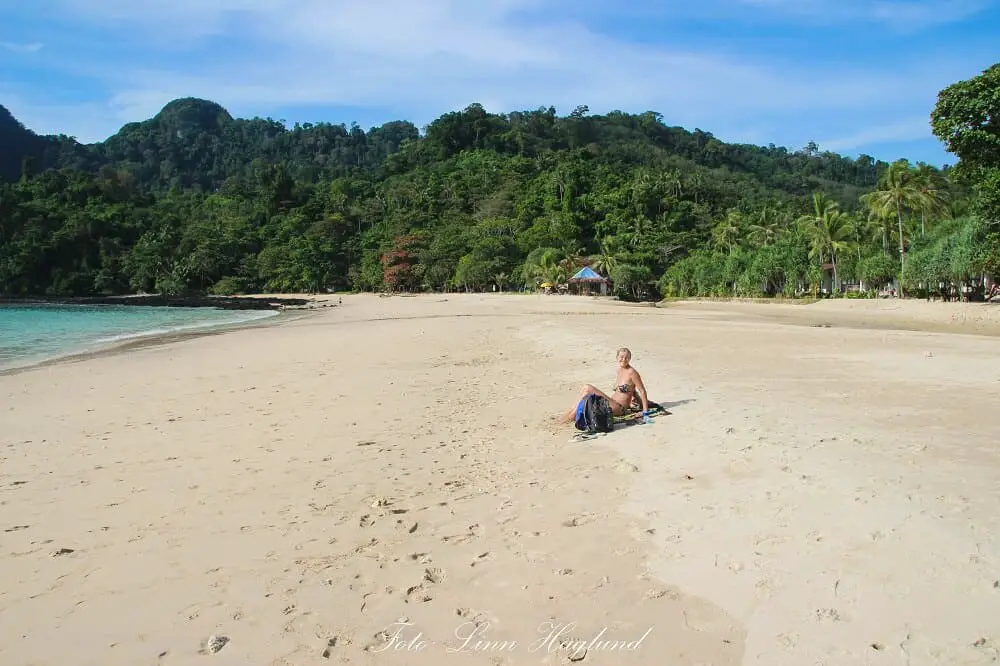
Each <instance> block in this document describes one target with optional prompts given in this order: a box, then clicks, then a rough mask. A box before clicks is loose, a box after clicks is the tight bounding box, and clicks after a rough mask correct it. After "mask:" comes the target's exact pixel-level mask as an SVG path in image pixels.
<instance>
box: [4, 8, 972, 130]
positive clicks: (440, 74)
mask: <svg viewBox="0 0 1000 666" xmlns="http://www.w3.org/2000/svg"><path fill="white" fill-rule="evenodd" d="M52 1H53V2H55V4H57V8H56V9H58V10H59V11H62V12H68V13H69V14H70V15H73V14H75V17H73V18H74V20H75V21H77V22H79V23H80V24H81V25H86V24H88V23H89V24H90V25H91V26H92V28H93V29H95V30H102V31H108V30H113V31H115V30H116V31H120V34H122V35H128V36H132V38H134V39H141V40H142V41H143V42H144V43H145V44H146V45H147V48H146V49H144V53H143V54H141V59H133V60H124V59H115V60H114V61H109V62H106V63H96V64H95V63H91V64H90V65H88V67H89V69H90V71H91V73H92V74H93V75H94V76H95V77H96V78H97V79H98V80H99V81H100V82H101V83H102V84H103V85H104V86H105V87H106V88H107V89H108V90H109V95H108V98H109V99H108V105H107V107H106V108H105V109H103V110H101V111H100V112H96V111H94V110H93V109H92V110H91V116H90V118H89V119H84V118H82V117H81V118H77V119H74V118H73V117H72V116H71V117H69V118H67V119H66V120H67V124H66V125H62V126H60V127H68V128H70V129H71V131H73V132H75V133H77V134H78V135H79V136H80V138H81V139H84V140H97V139H103V138H105V137H106V136H107V135H108V134H110V133H112V132H114V131H116V130H117V129H118V127H120V126H121V124H123V123H124V122H128V121H134V120H141V119H144V118H148V117H150V116H152V115H153V114H155V113H156V112H157V111H159V109H160V108H162V106H163V105H164V104H166V103H167V102H168V101H170V100H171V99H174V98H176V97H182V96H196V97H205V98H208V99H212V100H214V101H217V102H219V103H221V104H223V105H224V106H226V107H227V108H228V109H229V110H230V111H231V112H232V113H234V114H235V115H246V114H248V113H255V112H257V110H260V109H274V108H278V107H285V108H287V107H291V106H311V105H315V106H351V107H365V108H373V109H374V108H383V109H384V108H405V109H407V110H408V111H407V112H406V113H405V114H403V115H404V117H406V118H407V119H410V120H413V121H414V122H417V123H418V124H422V123H424V122H427V121H429V120H430V119H432V118H434V117H436V116H438V115H440V114H441V113H443V112H445V111H447V110H449V109H455V108H460V107H462V106H465V105H466V104H468V103H470V102H473V101H481V102H486V101H489V102H490V107H488V108H490V110H493V111H509V110H514V109H522V108H536V107H538V106H541V105H545V106H548V105H550V104H551V105H555V106H556V107H557V108H558V109H559V110H560V111H561V112H563V113H566V112H568V111H569V110H571V109H572V108H573V107H575V106H576V105H578V104H587V105H589V106H590V108H591V110H592V111H593V112H604V111H609V110H612V109H616V108H617V109H623V110H630V111H642V110H648V109H651V110H657V111H660V112H661V113H663V115H664V120H665V122H667V123H668V124H677V125H683V126H686V127H691V128H693V127H700V128H702V129H704V130H707V131H711V132H713V133H715V134H716V135H717V136H719V137H720V138H723V139H726V138H728V137H733V138H734V139H736V140H739V139H741V138H743V137H746V136H751V135H752V136H754V137H764V136H767V135H768V134H770V136H771V138H770V139H768V140H767V141H768V142H770V141H773V142H775V143H782V144H784V145H794V146H800V145H803V144H804V143H805V142H806V141H808V140H809V139H811V138H814V136H815V135H817V134H820V133H821V131H820V128H827V131H828V132H829V133H831V134H839V135H841V136H843V137H845V138H844V139H841V140H840V143H841V144H842V145H844V147H845V148H849V147H851V146H849V145H847V144H848V143H849V141H847V139H848V138H850V135H851V133H852V132H853V131H854V128H857V127H860V126H865V125H870V124H872V123H873V122H874V123H876V124H878V125H890V124H891V120H892V118H893V117H894V116H898V115H899V114H900V113H901V111H900V109H903V110H904V111H903V112H902V113H903V115H904V116H908V115H913V113H914V109H916V110H917V111H919V112H924V111H926V113H929V112H930V105H932V104H933V97H934V94H936V92H937V90H938V89H940V87H942V86H943V85H947V84H948V83H950V82H952V81H954V80H956V77H958V76H965V75H968V74H970V73H974V72H967V71H965V69H963V68H958V67H955V66H952V64H950V63H947V62H943V61H941V60H932V59H930V58H928V63H929V64H926V63H912V64H910V65H909V66H907V65H906V64H905V61H902V60H898V61H894V62H891V63H885V69H884V70H882V71H878V70H867V71H861V70H857V69H850V68H843V67H837V66H834V65H820V64H815V63H813V64H812V65H807V64H805V63H788V62H767V61H763V60H761V59H759V58H758V59H754V58H748V57H738V56H722V55H717V54H713V53H710V52H702V51H699V50H696V49H692V48H681V47H675V48H671V47H669V46H668V45H662V44H659V45H639V44H630V43H627V42H625V41H621V40H618V39H615V38H612V37H609V36H606V35H602V34H600V33H598V32H595V31H594V30H591V29H588V28H587V27H585V26H584V25H583V24H582V23H581V22H579V21H577V20H575V19H574V18H573V17H574V16H576V14H574V13H573V11H572V5H566V4H565V0H478V1H477V2H469V0H421V1H419V2H417V1H414V0H369V1H368V2H367V4H366V3H359V2H353V1H352V2H348V1H347V0H146V1H145V2H142V3H137V2H134V0H52ZM707 1H708V2H711V1H712V0H707ZM717 1H720V2H721V1H724V2H726V3H729V4H730V5H734V4H738V3H748V2H754V3H756V4H757V5H758V6H761V5H764V4H766V5H767V6H768V7H769V8H770V9H772V10H780V9H782V8H783V7H786V6H787V5H788V3H790V2H791V0H717ZM900 1H901V0H900ZM594 2H600V3H602V6H603V7H604V8H608V7H611V6H613V5H612V3H611V2H610V0H592V3H591V5H589V7H588V8H589V10H594V9H595V8H596V7H595V5H594V4H593V3H594ZM796 2H798V3H799V4H800V5H804V6H806V7H807V8H808V7H820V6H827V7H829V6H836V5H830V4H829V3H830V2H832V0H796ZM839 2H840V3H842V4H843V5H844V6H846V7H848V8H853V9H852V10H851V11H858V8H859V7H860V6H861V5H860V4H858V3H857V2H856V0H839ZM50 4H51V3H50ZM884 5H885V3H884V2H883V3H882V5H876V6H884ZM865 6H867V7H869V8H871V7H873V5H871V4H870V3H868V4H866V5H865ZM910 20H911V21H912V20H915V19H913V18H912V17H911V19H910ZM217 36H224V37H225V38H226V39H225V40H220V41H218V42H216V41H213V39H214V38H215V37H217ZM234 45H235V46H234ZM185 47H186V48H192V49H194V48H198V49H202V51H200V52H201V53H204V54H205V56H204V58H203V59H202V61H201V62H200V63H199V64H198V65H197V66H188V67H181V66H180V65H179V64H178V62H183V61H184V60H183V59H180V60H179V59H177V58H176V57H174V56H175V55H176V53H178V49H182V48H185ZM157 54H159V55H160V56H161V57H160V58H157ZM833 62H835V60H834V61H833ZM875 64H877V63H875ZM73 66H74V67H81V65H80V62H79V60H78V61H76V62H74V65H73ZM886 100H891V101H892V102H893V105H894V106H893V108H891V109H890V108H886V107H885V102H886ZM25 106H26V107H27V108H30V105H25ZM251 109H252V110H254V111H249V110H251ZM265 113H268V112H267V111H265ZM272 115H276V114H272ZM19 117H20V116H19ZM22 119H23V120H24V122H25V123H26V124H29V125H31V126H33V127H36V128H38V127H39V126H41V127H42V130H43V131H54V130H56V129H58V128H57V127H53V126H51V125H42V122H41V121H42V120H54V119H55V115H54V112H52V111H51V110H50V111H48V112H47V113H46V114H44V115H43V114H35V115H34V116H31V115H29V116H26V117H24V118H22ZM319 119H320V118H316V120H319ZM331 120H343V121H345V122H350V120H352V119H351V118H342V119H331ZM98 128H100V129H98ZM925 129H926V128H925ZM67 131H69V130H67ZM923 136H925V137H929V136H930V134H929V130H926V131H925V132H924V134H923ZM761 141H762V142H763V139H761ZM845 142H846V143H845ZM824 147H826V146H824Z"/></svg>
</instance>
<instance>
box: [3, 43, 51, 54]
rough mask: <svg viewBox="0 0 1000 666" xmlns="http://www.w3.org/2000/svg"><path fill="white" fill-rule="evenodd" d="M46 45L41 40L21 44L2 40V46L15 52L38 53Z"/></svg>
mask: <svg viewBox="0 0 1000 666" xmlns="http://www.w3.org/2000/svg"><path fill="white" fill-rule="evenodd" d="M44 46H45V45H44V44H42V43H41V42H31V43H28V44H20V43H17V42H0V48H2V49H4V50H6V51H13V52H14V53H38V52H39V51H41V50H42V48H43V47H44Z"/></svg>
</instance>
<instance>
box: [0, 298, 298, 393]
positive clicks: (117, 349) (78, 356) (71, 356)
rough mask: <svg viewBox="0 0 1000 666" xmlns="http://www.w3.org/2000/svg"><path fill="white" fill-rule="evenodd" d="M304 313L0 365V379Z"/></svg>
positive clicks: (140, 338)
mask: <svg viewBox="0 0 1000 666" xmlns="http://www.w3.org/2000/svg"><path fill="white" fill-rule="evenodd" d="M307 313H308V310H307V309H302V310H293V311H286V312H280V311H278V312H275V313H274V314H272V315H268V316H264V317H260V318H259V319H251V320H249V321H237V322H220V323H210V324H204V325H199V326H196V327H192V328H187V329H178V330H173V331H165V332H157V333H149V334H141V333H140V334H136V335H134V336H132V337H129V338H125V339H122V340H116V341H113V342H108V343H105V344H102V345H99V346H96V347H86V348H77V349H74V350H71V351H67V352H64V353H61V354H57V355H55V356H45V357H42V358H36V359H31V360H25V361H23V362H15V363H14V364H10V365H0V377H5V376H8V375H19V374H22V373H25V372H31V371H33V370H40V369H42V368H51V367H54V366H58V365H67V364H71V363H81V362H83V361H87V360H90V359H95V358H102V357H107V356H116V355H119V354H125V353H127V352H129V351H134V350H138V349H145V348H148V347H157V346H161V345H168V344H171V343H174V342H182V341H186V340H194V339H196V338H203V337H210V336H215V335H223V334H225V333H231V332H233V331H236V330H241V329H252V328H263V327H266V326H281V325H284V324H287V323H289V322H292V321H297V320H298V319H301V318H305V317H307V316H308V314H307Z"/></svg>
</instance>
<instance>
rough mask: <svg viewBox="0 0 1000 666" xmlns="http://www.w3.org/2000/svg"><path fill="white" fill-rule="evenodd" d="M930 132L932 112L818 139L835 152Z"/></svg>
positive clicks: (823, 147)
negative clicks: (851, 132)
mask: <svg viewBox="0 0 1000 666" xmlns="http://www.w3.org/2000/svg"><path fill="white" fill-rule="evenodd" d="M928 134H930V114H927V115H924V116H919V117H912V118H902V119H900V120H899V121H897V122H891V123H886V124H884V125H876V126H874V127H868V128H866V129H864V130H862V131H860V132H855V133H853V134H850V135H846V136H841V137H837V138H831V139H827V140H825V141H817V143H818V144H819V147H820V148H821V149H823V150H830V151H833V152H840V151H847V150H852V149H860V148H864V147H865V146H871V145H875V144H885V143H898V142H903V141H918V140H920V139H925V138H927V135H928Z"/></svg>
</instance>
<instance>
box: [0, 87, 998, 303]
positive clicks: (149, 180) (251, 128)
mask: <svg viewBox="0 0 1000 666" xmlns="http://www.w3.org/2000/svg"><path fill="white" fill-rule="evenodd" d="M984 75H985V74H984ZM996 117H997V116H994V118H996ZM0 155H2V156H3V157H2V161H0V179H2V180H4V181H6V182H4V183H0V293H2V294H6V295H18V296H29V295H49V296H69V295H92V294H114V293H133V292H139V291H143V292H162V293H170V294H185V293H206V292H208V293H237V292H256V291H320V290H328V289H338V290H339V289H369V290H375V289H392V290H414V291H416V290H443V289H471V290H480V289H491V288H492V287H493V285H499V286H501V287H503V288H512V287H515V288H520V287H522V286H528V287H530V288H534V286H535V285H537V284H538V283H539V282H540V281H543V280H545V281H549V282H552V283H556V284H558V283H560V282H564V281H565V279H566V276H567V275H568V274H571V272H572V271H574V269H575V267H577V266H579V265H582V264H583V263H585V262H587V263H590V264H591V265H592V266H593V267H594V268H595V269H597V270H599V271H605V272H608V273H609V274H610V276H611V277H612V278H613V280H614V285H615V289H616V291H617V293H619V295H621V296H625V297H657V296H659V295H662V294H666V293H673V294H706V293H712V294H715V293H722V294H741V295H758V294H765V293H771V294H774V293H786V294H793V293H795V292H796V291H797V289H798V288H800V287H804V288H805V289H806V290H807V291H808V290H812V291H815V290H816V289H817V288H818V287H819V285H821V284H822V281H823V270H822V267H823V266H828V267H829V266H830V265H831V264H836V265H837V272H838V278H839V279H845V280H854V279H864V280H865V281H866V282H867V283H868V286H871V287H873V288H874V287H877V286H879V285H880V284H882V283H885V282H887V281H888V280H889V279H891V278H893V277H895V276H896V275H897V274H898V272H899V244H900V243H899V237H900V233H899V232H900V231H902V238H903V246H904V249H905V250H906V251H907V252H909V251H910V249H911V246H912V249H914V250H918V249H919V248H920V247H921V245H920V244H921V243H925V244H926V243H929V242H931V240H932V237H933V235H934V234H935V233H937V230H939V229H944V228H948V229H951V230H952V231H951V232H949V233H953V234H954V233H966V234H967V235H968V234H971V236H969V237H970V238H971V239H973V240H971V241H970V242H973V243H979V245H978V246H977V247H978V248H980V249H979V250H977V252H980V254H982V252H981V251H980V250H981V249H982V247H986V246H985V245H983V243H984V242H985V241H984V240H983V239H985V238H986V236H985V235H984V234H986V233H988V231H989V230H990V229H989V228H987V226H986V225H985V222H984V221H983V220H984V219H986V217H984V216H983V215H982V214H981V212H980V210H979V208H975V206H976V205H977V202H981V201H983V200H984V198H983V190H982V188H981V187H979V185H978V184H977V183H979V182H980V181H981V180H982V178H983V177H985V176H983V172H982V170H981V169H980V171H978V172H976V173H973V174H971V175H970V176H968V177H965V179H964V180H962V181H959V180H958V179H953V178H951V176H952V175H953V174H951V173H947V172H944V173H943V172H941V171H938V170H937V169H934V168H932V167H929V166H927V165H909V164H908V163H905V162H901V163H897V164H895V165H890V164H887V163H883V162H876V161H875V160H873V159H871V158H869V157H861V158H859V159H856V160H854V159H848V158H845V157H842V156H839V155H835V154H832V153H828V152H819V151H818V150H817V149H816V147H815V146H812V145H810V146H807V147H806V148H804V149H801V150H795V151H790V150H787V149H785V148H779V147H775V146H768V147H760V146H748V145H734V144H727V143H725V142H722V141H719V140H718V139H716V138H714V137H713V136H712V135H711V134H709V133H707V132H703V131H701V130H695V131H693V132H692V131H687V130H685V129H682V128H678V127H670V126H668V125H666V124H665V123H664V122H663V121H662V118H661V117H660V116H659V115H658V114H656V113H653V112H647V113H643V114H627V113H620V112H614V113H610V114H607V115H591V114H590V113H589V111H588V109H587V108H586V107H579V108H577V109H575V110H574V111H573V112H572V113H569V114H568V115H564V116H560V115H558V114H557V113H556V110H555V109H552V108H547V109H545V108H543V109H538V110H534V111H524V112H513V113H508V114H491V113H487V112H486V111H485V110H484V109H483V108H482V107H481V106H479V105H476V104H473V105H471V106H469V107H467V108H466V109H464V110H462V111H460V112H453V113H447V114H445V115H442V116H441V117H439V118H438V119H437V120H435V121H434V122H432V123H431V124H430V125H429V126H428V127H427V128H426V129H425V131H423V132H420V131H418V129H417V127H416V126H414V125H413V124H412V123H409V122H405V121H399V122H392V123H387V124H385V125H383V126H381V127H376V128H372V129H370V130H369V131H364V130H362V129H361V128H360V127H357V126H356V125H352V126H350V127H347V126H344V125H334V124H329V123H317V124H305V125H296V126H295V127H292V128H287V127H285V126H284V125H283V124H281V123H279V122H276V121H274V120H271V119H261V118H254V119H239V118H233V117H232V116H231V114H229V113H228V112H227V111H226V110H225V109H224V108H222V107H221V106H219V105H218V104H215V103H213V102H210V101H205V100H199V99H191V98H187V99H178V100H175V101H173V102H171V103H169V104H167V105H166V106H165V107H164V108H163V110H162V111H161V112H160V113H158V114H157V115H156V116H155V117H154V118H151V119H149V120H146V121H143V122H138V123H130V124H128V125H126V126H124V127H123V128H122V129H121V130H120V131H119V132H118V133H117V134H115V135H114V136H112V137H111V138H109V139H108V140H107V141H105V142H102V143H97V144H91V145H82V144H79V143H76V142H75V141H73V140H72V139H69V138H67V137H63V136H59V137H41V136H38V135H36V134H34V133H32V132H30V131H29V130H26V129H25V128H24V127H23V126H21V125H20V124H19V123H18V122H17V121H16V120H15V119H14V118H13V117H11V116H10V114H9V113H7V112H6V110H5V109H3V108H2V107H0ZM960 157H962V158H963V160H966V157H965V156H962V155H960ZM977 174H978V175H977ZM976 178H979V179H980V180H976ZM953 180H954V182H953ZM892 188H895V190H893V189H892ZM890 190H891V191H894V192H896V193H897V194H899V193H905V195H906V196H905V197H904V198H905V201H903V200H900V201H901V204H900V207H899V209H898V210H896V207H895V205H889V200H888V199H886V196H887V195H886V194H885V193H886V192H887V191H890ZM872 192H875V194H874V195H871V194H870V193H872ZM817 193H821V194H822V196H819V197H817V196H815V195H816V194H817ZM897 198H898V197H897ZM895 201H896V200H895V199H893V202H895ZM977 212H978V213H980V214H978V215H973V213H977ZM956 220H957V222H956ZM942 221H947V222H948V224H941V222H942ZM949 225H950V226H949ZM956 225H957V226H956ZM977 225H978V226H977ZM959 228H960V229H959ZM963 230H964V231H963ZM970 230H971V231H970ZM942 233H943V232H942ZM977 239H978V240H977ZM977 256H979V255H977ZM984 256H985V255H984ZM699 262H700V263H699ZM706 266H707V267H709V268H708V269H706ZM970 266H971V265H970ZM699 267H700V268H699ZM706 270H708V271H709V273H711V275H708V273H706V272H705V271H706ZM904 270H905V269H904ZM922 270H923V269H922ZM926 270H931V269H929V268H928V269H926ZM935 270H936V269H935ZM962 270H965V269H962ZM982 270H983V267H982V266H978V265H976V266H973V267H971V268H969V271H972V272H977V271H978V272H982ZM698 271H700V275H702V277H701V278H698V279H697V280H696V279H693V278H691V277H690V276H691V275H694V274H695V273H698ZM712 271H714V273H712ZM960 272H961V271H960ZM928 275H929V274H927V275H924V274H920V275H918V274H912V275H907V274H905V273H904V277H905V278H906V280H910V281H911V282H913V284H914V285H916V286H919V283H920V282H921V281H924V282H927V281H928V280H929V279H930V278H929V277H928ZM706 276H708V277H706ZM712 276H714V277H712ZM952 277H954V278H955V279H958V278H960V277H961V276H958V275H955V276H952ZM949 279H951V278H949ZM904 282H905V280H904Z"/></svg>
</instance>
